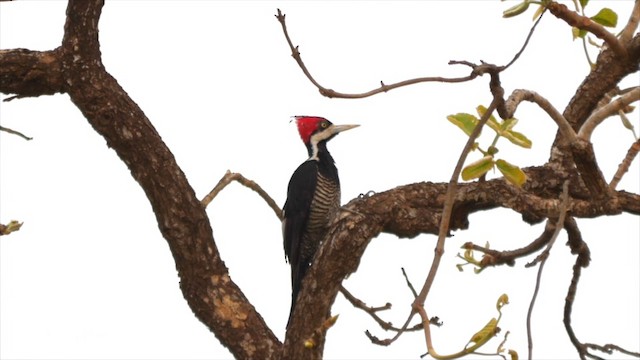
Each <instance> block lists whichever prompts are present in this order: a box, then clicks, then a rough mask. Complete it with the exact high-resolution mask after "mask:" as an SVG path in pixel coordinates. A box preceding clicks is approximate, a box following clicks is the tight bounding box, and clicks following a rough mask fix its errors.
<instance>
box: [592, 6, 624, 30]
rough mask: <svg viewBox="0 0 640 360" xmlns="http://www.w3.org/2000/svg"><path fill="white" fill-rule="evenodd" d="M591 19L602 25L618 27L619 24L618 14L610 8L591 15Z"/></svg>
mask: <svg viewBox="0 0 640 360" xmlns="http://www.w3.org/2000/svg"><path fill="white" fill-rule="evenodd" d="M591 20H593V21H595V22H597V23H598V24H600V25H602V26H608V27H616V25H617V24H618V14H616V12H615V11H613V10H611V9H609V8H603V9H602V10H600V11H598V13H597V14H595V15H594V16H592V17H591Z"/></svg>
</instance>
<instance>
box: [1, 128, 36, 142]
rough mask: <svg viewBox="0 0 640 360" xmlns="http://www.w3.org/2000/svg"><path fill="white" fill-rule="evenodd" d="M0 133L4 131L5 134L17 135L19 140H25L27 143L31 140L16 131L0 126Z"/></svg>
mask: <svg viewBox="0 0 640 360" xmlns="http://www.w3.org/2000/svg"><path fill="white" fill-rule="evenodd" d="M0 131H4V132H7V133H9V134H13V135H18V136H20V137H21V138H23V139H25V140H27V141H29V140H33V138H32V137H28V136H26V135H25V134H23V133H21V132H19V131H16V130H13V129H9V128H7V127H4V126H0Z"/></svg>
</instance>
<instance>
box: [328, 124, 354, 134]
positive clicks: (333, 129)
mask: <svg viewBox="0 0 640 360" xmlns="http://www.w3.org/2000/svg"><path fill="white" fill-rule="evenodd" d="M358 126H360V125H332V126H331V133H332V134H337V133H340V132H343V131H347V130H351V129H353V128H357V127H358Z"/></svg>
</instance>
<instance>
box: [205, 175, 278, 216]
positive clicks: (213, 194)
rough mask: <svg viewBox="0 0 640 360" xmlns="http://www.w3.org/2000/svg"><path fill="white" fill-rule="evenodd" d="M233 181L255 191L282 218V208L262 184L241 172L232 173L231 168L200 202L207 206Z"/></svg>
mask: <svg viewBox="0 0 640 360" xmlns="http://www.w3.org/2000/svg"><path fill="white" fill-rule="evenodd" d="M232 181H237V182H239V183H240V184H242V185H244V186H246V187H248V188H249V189H251V190H253V191H255V192H257V193H258V195H260V197H262V199H264V201H266V202H267V205H269V207H270V208H271V209H272V210H273V212H274V213H275V214H276V216H277V217H278V219H280V220H282V210H280V207H279V206H278V204H277V203H276V202H275V201H274V200H273V199H272V198H271V196H269V194H267V192H266V191H264V190H263V189H262V188H261V187H260V185H258V184H256V183H255V182H254V181H253V180H249V179H247V178H245V177H244V176H242V174H240V173H232V172H230V171H229V170H227V172H226V173H225V174H224V176H223V177H222V178H221V179H220V181H218V184H216V186H215V187H214V188H213V189H212V190H211V191H210V192H209V193H208V194H207V196H205V197H204V198H203V199H202V200H201V201H200V202H201V203H202V205H203V206H204V207H205V208H206V207H207V206H208V205H209V203H211V201H213V199H214V198H215V197H216V196H217V195H218V193H220V191H222V189H224V188H225V187H226V186H227V185H229V184H230V183H231V182H232Z"/></svg>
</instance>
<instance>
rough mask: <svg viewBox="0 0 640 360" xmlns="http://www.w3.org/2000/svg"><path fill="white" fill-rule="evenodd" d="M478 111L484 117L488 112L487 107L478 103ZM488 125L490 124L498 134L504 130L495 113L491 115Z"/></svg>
mask: <svg viewBox="0 0 640 360" xmlns="http://www.w3.org/2000/svg"><path fill="white" fill-rule="evenodd" d="M476 111H477V112H478V115H480V117H482V116H483V115H484V113H486V112H487V108H486V107H484V106H483V105H478V107H476ZM478 121H480V119H478ZM487 126H489V127H490V128H491V129H493V131H495V132H496V133H498V134H500V133H501V132H502V130H501V129H502V127H501V126H500V123H499V122H498V120H496V118H495V117H494V116H493V115H491V116H489V120H488V121H487Z"/></svg>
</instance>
